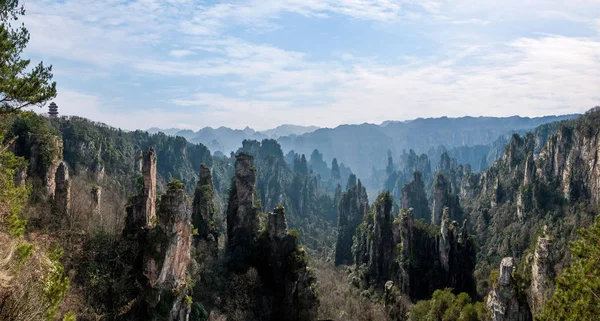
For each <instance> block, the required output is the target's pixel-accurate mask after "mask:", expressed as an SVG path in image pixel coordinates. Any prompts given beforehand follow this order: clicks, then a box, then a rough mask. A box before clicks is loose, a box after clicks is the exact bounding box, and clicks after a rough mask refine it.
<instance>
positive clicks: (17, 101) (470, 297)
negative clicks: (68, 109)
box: [0, 1, 600, 321]
mask: <svg viewBox="0 0 600 321" xmlns="http://www.w3.org/2000/svg"><path fill="white" fill-rule="evenodd" d="M24 13H25V12H24V8H23V7H22V6H20V4H19V1H0V20H1V21H2V24H1V25H0V94H1V97H0V320H2V321H4V320H6V321H37V320H46V321H52V320H63V321H75V320H81V321H86V320H89V321H92V320H106V321H110V320H123V321H129V320H132V321H134V320H156V321H162V320H168V321H207V320H211V321H225V320H231V321H238V320H239V321H242V320H247V321H254V320H257V321H258V320H267V321H268V320H272V321H313V320H336V321H342V320H344V321H345V320H352V321H367V320H378V321H388V320H389V321H408V320H410V321H417V320H426V321H533V320H537V321H554V320H576V321H577V320H581V321H583V320H586V321H587V320H600V217H599V216H598V214H599V213H600V161H599V160H600V107H595V108H592V109H589V110H588V111H587V112H585V113H584V114H581V115H579V114H570V115H559V116H545V117H537V118H528V117H519V116H514V117H461V118H448V117H441V118H419V119H415V120H411V121H403V122H396V121H386V122H384V123H382V124H379V125H376V124H361V125H340V126H337V127H335V128H318V127H315V126H305V127H303V126H292V125H282V126H280V127H277V128H275V129H272V130H267V131H263V132H256V131H254V130H251V129H250V128H246V129H244V130H234V129H230V128H226V127H219V128H217V129H212V128H208V127H207V128H204V129H201V130H199V131H197V132H194V131H189V130H187V131H179V130H172V129H171V130H167V129H165V130H161V129H157V128H153V129H151V130H141V129H139V130H124V129H121V128H115V127H112V126H109V125H107V124H104V123H100V122H96V121H94V120H90V119H86V118H83V117H78V116H62V115H58V111H57V110H58V107H57V106H56V104H55V103H54V102H52V103H51V104H50V105H49V113H46V109H40V108H38V107H44V108H45V107H46V105H47V103H49V102H51V101H52V99H54V98H55V97H56V96H57V87H56V83H55V82H53V81H52V77H53V74H52V67H50V66H44V64H43V63H40V64H39V65H37V66H35V67H30V66H29V64H30V60H26V59H23V58H22V57H21V54H22V52H23V51H24V50H25V47H26V45H27V43H28V41H29V33H28V31H27V29H26V28H25V26H24V25H20V24H18V23H17V22H16V21H17V20H18V18H19V17H21V16H22V15H24ZM590 107H591V106H590ZM142 125H143V124H142ZM204 143H205V144H204ZM207 146H208V147H207Z"/></svg>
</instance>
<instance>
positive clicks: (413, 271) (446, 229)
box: [354, 193, 475, 300]
mask: <svg viewBox="0 0 600 321" xmlns="http://www.w3.org/2000/svg"><path fill="white" fill-rule="evenodd" d="M391 204H392V200H391V196H390V195H389V193H384V194H382V195H380V196H379V197H378V199H377V201H376V203H374V205H373V207H372V209H371V212H369V214H368V215H365V220H364V221H363V222H362V224H361V225H360V226H359V227H358V228H357V233H356V239H355V243H354V251H355V262H356V270H357V273H356V274H355V277H356V278H358V280H356V282H358V283H359V284H360V285H361V286H362V287H365V288H368V287H370V286H376V288H381V286H382V285H383V283H385V282H386V281H393V282H394V283H395V284H398V286H399V288H400V289H401V290H402V291H403V293H406V294H408V295H409V296H410V298H411V299H413V300H421V299H426V298H428V297H429V296H430V295H431V294H432V293H433V292H434V291H435V290H436V289H440V288H444V287H452V288H454V289H455V290H457V291H459V292H467V293H474V288H475V285H474V279H473V269H474V268H475V247H474V244H473V240H472V239H471V238H470V237H469V236H468V235H467V229H466V224H463V227H462V228H459V227H458V224H457V223H456V221H451V220H450V216H449V211H448V208H445V210H444V211H443V212H444V215H443V219H441V221H442V224H441V228H440V229H438V230H436V229H435V226H434V225H428V224H423V223H422V222H420V221H414V220H413V215H412V211H411V210H403V211H402V212H401V213H400V216H399V217H398V218H397V219H394V217H393V215H392V213H391ZM356 282H355V283H356Z"/></svg>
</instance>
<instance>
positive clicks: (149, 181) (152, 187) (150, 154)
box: [142, 147, 156, 226]
mask: <svg viewBox="0 0 600 321" xmlns="http://www.w3.org/2000/svg"><path fill="white" fill-rule="evenodd" d="M142 163H143V164H142V176H143V179H144V192H143V194H142V195H143V201H144V213H145V214H144V215H143V216H144V218H145V220H146V226H151V225H152V222H153V221H154V220H155V218H156V151H155V150H154V148H152V147H150V148H149V149H148V151H146V152H145V153H144V157H143V161H142Z"/></svg>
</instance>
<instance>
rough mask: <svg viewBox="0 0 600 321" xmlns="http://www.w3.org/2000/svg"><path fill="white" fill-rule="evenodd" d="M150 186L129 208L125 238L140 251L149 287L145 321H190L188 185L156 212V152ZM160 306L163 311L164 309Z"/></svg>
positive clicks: (177, 187) (146, 170)
mask: <svg viewBox="0 0 600 321" xmlns="http://www.w3.org/2000/svg"><path fill="white" fill-rule="evenodd" d="M143 158H144V161H143V168H142V173H143V175H144V177H143V179H144V186H143V188H141V189H140V191H139V195H137V196H134V197H132V198H131V199H130V203H129V204H128V206H127V218H126V227H125V230H124V236H125V237H126V238H127V239H128V240H131V241H132V242H133V243H134V244H136V246H137V248H138V249H139V251H138V252H137V255H138V256H137V258H135V259H134V260H133V261H134V262H135V264H134V269H135V271H139V272H138V273H139V275H138V280H139V281H140V283H141V284H142V286H143V290H142V298H140V299H139V300H138V302H137V304H138V306H139V308H138V309H134V310H133V311H138V312H137V313H139V314H138V315H135V316H133V317H134V318H136V319H139V320H169V321H187V320H188V316H189V313H190V307H189V305H188V304H187V303H186V302H185V297H186V295H187V284H186V281H185V276H186V270H187V266H188V264H189V262H190V250H191V242H192V230H191V219H192V208H191V206H190V202H189V200H188V198H187V195H186V193H185V190H184V188H183V185H181V183H179V184H173V183H169V184H168V190H167V193H166V194H165V195H163V196H162V198H161V202H160V209H159V211H158V215H157V214H156V212H157V211H156V208H155V203H156V199H155V197H156V153H155V151H154V149H152V148H150V149H149V150H148V151H146V152H145V153H144V157H143ZM158 307H160V308H158Z"/></svg>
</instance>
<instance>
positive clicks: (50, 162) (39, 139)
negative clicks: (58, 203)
mask: <svg viewBox="0 0 600 321" xmlns="http://www.w3.org/2000/svg"><path fill="white" fill-rule="evenodd" d="M26 144H27V147H25V148H28V149H29V150H28V152H25V151H20V152H18V153H17V154H18V155H21V154H28V155H29V157H28V160H29V169H28V173H27V174H28V176H29V177H41V178H42V184H43V186H44V187H45V189H46V196H47V197H50V198H52V197H54V192H55V190H56V179H55V177H56V171H57V169H58V166H59V165H60V163H61V162H62V160H63V141H62V139H61V138H60V137H58V136H53V135H39V136H38V135H34V134H29V136H28V137H27V142H26Z"/></svg>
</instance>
